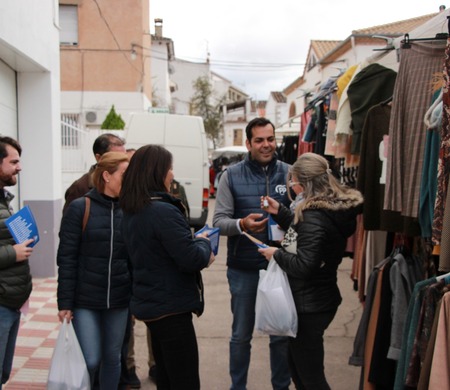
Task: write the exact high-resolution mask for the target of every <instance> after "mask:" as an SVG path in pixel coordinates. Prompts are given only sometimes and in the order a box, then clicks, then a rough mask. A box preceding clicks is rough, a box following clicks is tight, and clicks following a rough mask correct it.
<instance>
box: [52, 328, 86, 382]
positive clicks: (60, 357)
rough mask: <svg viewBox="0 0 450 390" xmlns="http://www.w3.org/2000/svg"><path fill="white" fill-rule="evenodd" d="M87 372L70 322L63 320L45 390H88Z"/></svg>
mask: <svg viewBox="0 0 450 390" xmlns="http://www.w3.org/2000/svg"><path fill="white" fill-rule="evenodd" d="M90 388H91V385H90V380H89V372H88V370H87V367H86V362H85V360H84V356H83V352H82V351H81V348H80V344H79V343H78V339H77V336H76V334H75V330H74V329H73V325H72V322H70V323H69V324H68V323H67V320H66V319H64V322H63V323H62V325H61V327H60V329H59V335H58V339H57V340H56V345H55V350H54V351H53V356H52V361H51V364H50V370H49V373H48V382H47V390H90Z"/></svg>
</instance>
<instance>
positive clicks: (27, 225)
mask: <svg viewBox="0 0 450 390" xmlns="http://www.w3.org/2000/svg"><path fill="white" fill-rule="evenodd" d="M5 224H6V227H7V228H8V230H9V232H10V233H11V235H12V236H13V238H14V241H16V242H17V243H18V244H20V243H22V242H24V241H26V240H28V239H30V238H33V239H34V241H33V242H32V243H31V244H30V245H29V246H30V247H33V246H35V245H36V244H37V243H38V242H39V231H38V227H37V224H36V220H35V219H34V216H33V213H32V212H31V209H30V207H29V206H25V207H23V208H21V209H20V210H19V211H18V212H17V213H15V214H14V215H12V216H11V217H9V218H8V219H7V220H6V221H5Z"/></svg>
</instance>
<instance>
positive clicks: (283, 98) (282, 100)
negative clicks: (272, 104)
mask: <svg viewBox="0 0 450 390" xmlns="http://www.w3.org/2000/svg"><path fill="white" fill-rule="evenodd" d="M270 94H271V96H272V97H273V100H275V101H276V102H277V103H286V96H284V94H283V93H282V92H271V93H270Z"/></svg>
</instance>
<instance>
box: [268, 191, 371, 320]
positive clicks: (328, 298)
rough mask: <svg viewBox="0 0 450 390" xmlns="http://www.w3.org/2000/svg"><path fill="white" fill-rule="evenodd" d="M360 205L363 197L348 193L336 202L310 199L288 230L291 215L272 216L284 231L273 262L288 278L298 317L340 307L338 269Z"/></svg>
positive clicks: (284, 212)
mask: <svg viewBox="0 0 450 390" xmlns="http://www.w3.org/2000/svg"><path fill="white" fill-rule="evenodd" d="M362 202H363V199H362V195H361V194H360V193H359V192H358V191H355V190H350V193H349V194H348V195H346V196H345V197H342V198H338V199H333V200H330V199H325V198H315V199H313V200H312V201H311V202H310V203H309V205H308V206H307V208H306V209H304V210H303V220H302V221H299V222H298V223H297V224H296V225H291V226H290V224H291V222H292V221H293V215H292V213H291V211H290V210H289V209H287V208H286V207H284V206H281V207H280V210H279V212H278V215H276V216H274V219H275V220H276V221H277V222H278V223H279V224H280V226H281V227H282V228H283V229H285V230H286V229H287V232H286V235H285V239H284V241H283V243H282V247H283V248H282V249H279V250H277V251H276V252H275V254H274V259H275V261H276V262H277V263H278V264H279V265H280V267H281V268H282V269H283V270H284V271H286V273H287V275H288V278H289V283H290V286H291V289H292V293H293V296H294V301H295V304H296V307H297V312H298V313H314V312H323V311H329V310H333V309H336V308H337V307H338V306H339V304H340V303H341V301H342V298H341V295H340V292H339V288H338V286H337V268H338V266H339V264H340V263H341V261H342V258H343V256H344V252H345V248H346V245H347V238H349V237H350V236H351V235H352V234H353V233H354V232H355V230H356V216H357V214H358V213H360V212H362ZM289 245H291V247H290V248H288V246H289ZM295 246H296V247H295ZM289 250H290V251H293V252H294V253H290V252H289Z"/></svg>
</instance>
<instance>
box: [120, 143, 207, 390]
mask: <svg viewBox="0 0 450 390" xmlns="http://www.w3.org/2000/svg"><path fill="white" fill-rule="evenodd" d="M173 177H174V174H173V168H172V154H171V153H170V152H169V151H168V150H167V149H165V148H163V147H162V146H159V145H146V146H142V147H141V148H139V149H138V150H137V151H136V153H135V154H134V155H133V158H132V160H131V162H130V167H129V168H128V170H127V172H126V174H125V176H124V180H123V187H122V191H121V193H120V205H121V206H122V209H123V212H124V218H123V232H124V238H125V242H126V245H127V248H128V250H129V253H130V258H131V262H132V264H133V294H132V297H131V303H130V308H131V313H132V314H133V315H134V316H135V317H136V318H137V319H139V320H141V321H144V322H145V325H146V326H147V327H148V329H149V330H150V333H151V338H152V349H153V354H154V356H155V362H156V367H157V375H156V382H157V387H158V389H168V390H180V389H183V390H184V389H189V390H198V389H200V378H199V367H198V366H199V357H198V346H197V339H196V335H195V329H194V326H193V323H192V313H195V314H196V315H198V316H199V315H200V314H202V312H203V307H204V301H203V285H202V281H201V275H200V271H201V270H202V269H204V268H206V267H208V266H209V265H210V264H211V263H212V262H213V261H214V255H213V254H212V252H211V244H210V242H209V240H208V239H206V233H204V234H200V235H197V238H193V237H192V233H191V229H190V227H189V225H188V223H187V220H186V218H185V214H184V213H185V209H184V207H183V205H182V204H181V201H180V199H177V198H175V197H173V196H171V195H170V194H169V191H170V187H171V183H172V181H173Z"/></svg>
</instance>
